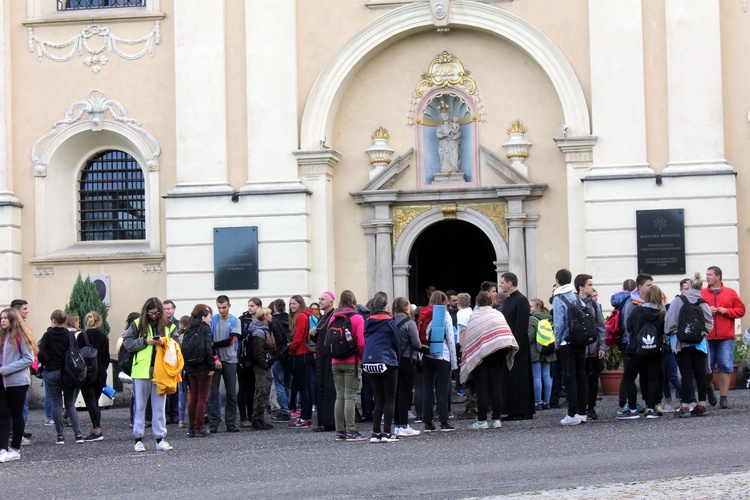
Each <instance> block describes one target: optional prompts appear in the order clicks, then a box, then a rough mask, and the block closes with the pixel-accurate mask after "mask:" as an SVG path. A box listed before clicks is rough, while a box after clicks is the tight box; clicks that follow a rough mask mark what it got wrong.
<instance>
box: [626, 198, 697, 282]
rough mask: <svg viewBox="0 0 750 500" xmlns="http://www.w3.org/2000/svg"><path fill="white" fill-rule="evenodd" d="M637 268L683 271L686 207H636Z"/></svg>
mask: <svg viewBox="0 0 750 500" xmlns="http://www.w3.org/2000/svg"><path fill="white" fill-rule="evenodd" d="M635 220H636V238H637V240H638V241H637V246H638V272H639V273H647V274H685V211H684V210H683V209H681V208H675V209H669V210H637V211H636V212H635Z"/></svg>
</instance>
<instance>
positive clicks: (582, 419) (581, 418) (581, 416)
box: [575, 413, 588, 424]
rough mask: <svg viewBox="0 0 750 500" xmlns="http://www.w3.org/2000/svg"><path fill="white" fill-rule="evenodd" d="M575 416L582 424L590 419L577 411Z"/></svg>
mask: <svg viewBox="0 0 750 500" xmlns="http://www.w3.org/2000/svg"><path fill="white" fill-rule="evenodd" d="M575 418H577V419H578V420H580V421H581V423H582V424H585V423H586V422H587V421H588V417H587V416H586V415H579V414H577V413H576V416H575Z"/></svg>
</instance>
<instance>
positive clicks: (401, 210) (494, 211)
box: [393, 201, 508, 249]
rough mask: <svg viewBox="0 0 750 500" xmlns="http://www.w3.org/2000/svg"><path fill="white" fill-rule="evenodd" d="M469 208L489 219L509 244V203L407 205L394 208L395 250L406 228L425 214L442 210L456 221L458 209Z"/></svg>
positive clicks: (449, 218)
mask: <svg viewBox="0 0 750 500" xmlns="http://www.w3.org/2000/svg"><path fill="white" fill-rule="evenodd" d="M459 207H463V208H468V209H471V210H474V211H475V212H479V213H480V214H482V215H484V216H485V217H487V218H488V219H489V220H490V221H492V223H493V224H494V225H495V227H496V228H497V230H498V232H499V233H500V235H501V236H502V237H503V238H504V239H505V242H506V243H507V242H508V224H507V222H506V221H505V212H506V209H507V203H506V202H504V201H497V202H486V203H467V204H466V205H456V204H455V203H453V204H450V203H446V204H441V205H405V206H399V207H393V223H394V224H393V248H394V249H395V248H396V244H397V243H398V239H399V238H400V237H401V235H402V234H403V232H404V230H405V229H406V227H407V226H408V225H409V224H411V222H412V221H413V220H414V219H416V218H417V217H419V216H420V215H422V214H423V213H425V212H428V211H430V210H432V209H433V208H440V211H441V212H442V213H443V216H444V217H445V219H446V220H451V219H456V218H457V212H458V208H459Z"/></svg>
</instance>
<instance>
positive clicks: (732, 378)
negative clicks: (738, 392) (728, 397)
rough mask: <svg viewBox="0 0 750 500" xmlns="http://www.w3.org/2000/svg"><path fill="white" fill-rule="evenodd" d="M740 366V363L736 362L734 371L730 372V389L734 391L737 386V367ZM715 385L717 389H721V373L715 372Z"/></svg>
mask: <svg viewBox="0 0 750 500" xmlns="http://www.w3.org/2000/svg"><path fill="white" fill-rule="evenodd" d="M739 367H740V365H739V364H737V363H735V364H734V371H733V372H732V373H730V374H729V390H730V391H733V390H735V389H736V388H737V369H738V368H739ZM713 381H714V387H716V390H717V391H718V390H719V374H718V373H716V372H714V377H713Z"/></svg>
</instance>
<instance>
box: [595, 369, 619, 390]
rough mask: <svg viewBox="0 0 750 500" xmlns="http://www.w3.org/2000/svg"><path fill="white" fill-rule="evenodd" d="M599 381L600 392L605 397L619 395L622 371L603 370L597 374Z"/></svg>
mask: <svg viewBox="0 0 750 500" xmlns="http://www.w3.org/2000/svg"><path fill="white" fill-rule="evenodd" d="M599 380H601V383H602V392H603V393H604V395H605V396H611V395H613V394H619V393H620V381H621V380H622V370H604V371H602V372H601V373H600V374H599Z"/></svg>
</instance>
